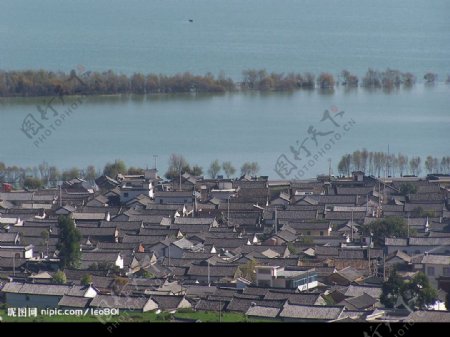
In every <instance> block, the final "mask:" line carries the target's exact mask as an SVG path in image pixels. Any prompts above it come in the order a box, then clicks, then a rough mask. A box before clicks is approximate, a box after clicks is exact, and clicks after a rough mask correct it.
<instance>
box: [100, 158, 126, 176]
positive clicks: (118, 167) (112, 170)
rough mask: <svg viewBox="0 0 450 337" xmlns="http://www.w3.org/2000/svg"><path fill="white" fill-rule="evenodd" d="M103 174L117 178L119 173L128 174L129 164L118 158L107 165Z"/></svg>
mask: <svg viewBox="0 0 450 337" xmlns="http://www.w3.org/2000/svg"><path fill="white" fill-rule="evenodd" d="M103 174H104V175H107V176H108V177H111V178H114V179H115V178H116V177H117V175H118V174H127V166H126V165H125V162H124V161H123V160H120V159H117V160H115V161H114V163H107V164H106V165H105V167H104V169H103Z"/></svg>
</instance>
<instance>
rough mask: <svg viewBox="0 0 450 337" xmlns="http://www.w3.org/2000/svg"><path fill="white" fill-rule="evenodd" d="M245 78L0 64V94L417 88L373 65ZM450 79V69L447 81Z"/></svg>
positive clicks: (407, 76) (428, 77)
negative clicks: (355, 70) (361, 69)
mask: <svg viewBox="0 0 450 337" xmlns="http://www.w3.org/2000/svg"><path fill="white" fill-rule="evenodd" d="M242 76H243V78H242V80H241V81H234V80H232V79H231V78H229V77H225V75H224V74H223V73H221V74H219V75H218V76H214V75H213V74H210V73H208V74H206V75H193V74H191V73H189V72H186V73H182V74H175V75H170V76H169V75H163V74H158V75H157V74H141V73H135V74H133V75H130V76H127V75H123V74H117V73H114V72H113V71H106V72H101V73H100V72H91V71H85V70H84V69H79V70H78V71H75V70H72V71H70V72H69V73H65V72H54V71H46V70H22V71H1V70H0V98H40V97H60V98H62V97H63V96H74V97H77V96H99V97H120V96H123V95H138V96H147V95H152V96H153V95H161V94H167V95H178V94H201V93H205V94H224V93H237V92H260V93H268V92H294V91H300V90H302V91H313V90H319V91H320V92H323V93H333V91H334V89H335V88H338V87H343V88H345V89H348V90H352V89H356V88H363V89H365V90H382V91H383V92H386V93H390V92H392V91H393V90H397V89H401V88H405V89H409V88H412V87H413V86H414V85H415V84H416V76H415V75H413V74H411V73H409V72H406V73H404V72H401V71H398V70H392V69H386V70H384V71H377V70H373V69H369V70H368V71H367V73H366V74H365V75H364V76H363V77H362V78H361V79H359V78H358V77H357V76H356V75H354V74H351V73H350V72H349V71H347V70H343V71H342V72H341V73H340V74H338V75H337V76H336V78H335V76H334V75H333V74H331V73H327V72H322V73H320V74H319V75H318V76H316V75H315V74H313V73H310V72H305V73H302V74H301V73H287V74H286V73H274V72H271V73H269V72H267V71H266V70H264V69H262V70H254V69H250V70H244V71H243V72H242ZM423 79H424V83H425V85H434V84H435V83H438V78H437V75H436V74H434V73H431V72H429V73H427V74H425V75H424V76H423ZM444 82H445V83H447V84H449V83H450V75H449V76H448V78H447V79H446V80H445V81H444Z"/></svg>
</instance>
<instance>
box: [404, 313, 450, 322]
mask: <svg viewBox="0 0 450 337" xmlns="http://www.w3.org/2000/svg"><path fill="white" fill-rule="evenodd" d="M404 321H406V322H424V323H434V322H436V323H438V322H445V323H448V322H450V312H449V311H437V310H433V311H414V312H412V313H411V314H409V315H408V317H406V318H405V319H404Z"/></svg>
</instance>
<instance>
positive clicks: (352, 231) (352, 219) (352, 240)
mask: <svg viewBox="0 0 450 337" xmlns="http://www.w3.org/2000/svg"><path fill="white" fill-rule="evenodd" d="M351 237H352V242H353V211H352V223H351Z"/></svg>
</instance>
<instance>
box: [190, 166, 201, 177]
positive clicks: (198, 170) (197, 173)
mask: <svg viewBox="0 0 450 337" xmlns="http://www.w3.org/2000/svg"><path fill="white" fill-rule="evenodd" d="M189 173H190V174H192V175H193V176H196V177H197V176H201V175H202V174H203V169H202V168H201V166H198V165H194V166H192V169H191V170H190V172H189Z"/></svg>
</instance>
